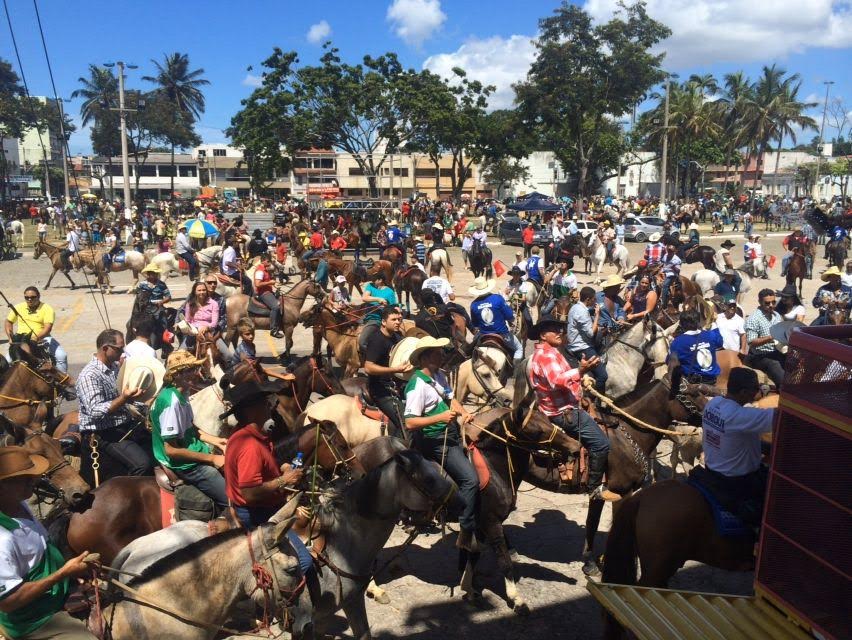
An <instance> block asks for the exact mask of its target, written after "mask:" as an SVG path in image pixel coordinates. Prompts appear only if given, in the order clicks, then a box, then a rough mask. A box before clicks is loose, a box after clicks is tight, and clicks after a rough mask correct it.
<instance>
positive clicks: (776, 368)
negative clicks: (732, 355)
mask: <svg viewBox="0 0 852 640" xmlns="http://www.w3.org/2000/svg"><path fill="white" fill-rule="evenodd" d="M786 359H787V357H786V356H785V355H784V354H783V353H781V352H780V351H775V350H773V351H769V352H766V353H750V354H749V355H748V356H747V357H746V360H745V363H746V365H748V366H749V367H751V368H752V369H758V370H760V371H763V373H765V374H766V375H767V376H769V379H770V380H772V382H773V383H775V388H776V389H780V388H781V383H782V382H783V381H784V362H785V361H786Z"/></svg>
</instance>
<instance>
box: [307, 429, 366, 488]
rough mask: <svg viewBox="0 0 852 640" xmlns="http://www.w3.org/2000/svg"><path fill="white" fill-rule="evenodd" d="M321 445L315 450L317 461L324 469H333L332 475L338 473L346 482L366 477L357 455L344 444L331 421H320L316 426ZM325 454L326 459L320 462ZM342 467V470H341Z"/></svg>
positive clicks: (346, 443) (342, 438) (343, 439)
mask: <svg viewBox="0 0 852 640" xmlns="http://www.w3.org/2000/svg"><path fill="white" fill-rule="evenodd" d="M316 427H317V428H318V429H319V436H320V437H321V438H322V445H325V446H324V447H323V446H320V447H319V449H318V450H317V456H318V457H317V460H318V462H319V464H320V466H322V467H323V468H325V469H328V468H333V469H334V473H340V474H341V475H342V476H343V477H344V478H345V479H346V482H347V483H349V482H352V481H353V480H357V479H359V478H363V477H364V476H365V475H367V470H366V469H365V468H364V465H363V464H362V463H361V461H360V460H359V459H358V456H357V454H356V453H355V452H354V451H353V450H352V447H350V446H349V443H348V442H346V438H344V437H343V434H342V433H340V430H339V429H338V428H337V425H336V424H334V423H333V422H332V421H331V420H321V421H320V422H318V423H317V424H316ZM324 454H327V456H328V459H325V460H322V459H320V457H321V456H323V455H324ZM341 467H342V469H341Z"/></svg>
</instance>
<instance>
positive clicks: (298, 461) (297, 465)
mask: <svg viewBox="0 0 852 640" xmlns="http://www.w3.org/2000/svg"><path fill="white" fill-rule="evenodd" d="M303 458H304V454H303V453H302V452H301V451H299V453H297V454H296V457H295V458H293V461H292V462H291V463H290V466H291V467H293V468H294V469H301V468H302V467H303V466H304V464H305V463H304V460H303Z"/></svg>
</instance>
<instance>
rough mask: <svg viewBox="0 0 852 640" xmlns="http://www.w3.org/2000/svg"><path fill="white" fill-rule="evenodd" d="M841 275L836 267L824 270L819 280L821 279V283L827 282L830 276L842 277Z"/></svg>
mask: <svg viewBox="0 0 852 640" xmlns="http://www.w3.org/2000/svg"><path fill="white" fill-rule="evenodd" d="M842 275H843V274H842V273H840V269H838V268H837V267H829V268H828V269H826V270H825V271H824V272H823V274H822V275H821V276H820V279H821V280H822V281H823V282H828V278H829V277H830V276H837V277H840V276H842Z"/></svg>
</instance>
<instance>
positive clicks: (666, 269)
mask: <svg viewBox="0 0 852 640" xmlns="http://www.w3.org/2000/svg"><path fill="white" fill-rule="evenodd" d="M660 262H661V264H662V269H661V273H662V274H663V276H665V279H664V280H663V283H662V285H661V286H660V308H661V309H663V310H665V309H666V306H668V302H669V289H670V288H671V286H672V284H674V283H676V282H678V280H679V279H680V267H681V264H682V261H681V259H680V257H679V256H678V255H677V248H676V247H675V245H674V242H673V241H672V240H669V242H668V244H667V245H666V253H665V254H664V255H663V257H662V258H661V259H660Z"/></svg>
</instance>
